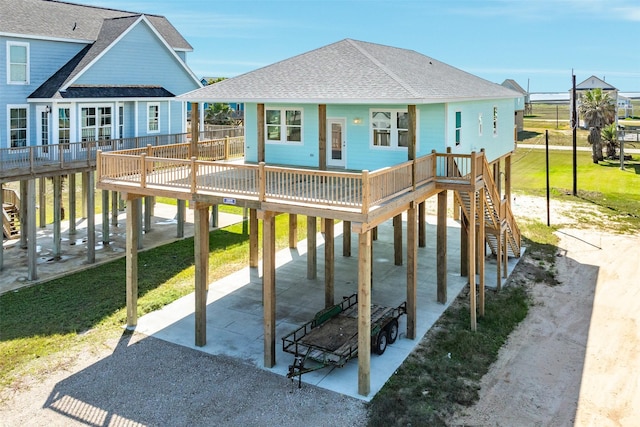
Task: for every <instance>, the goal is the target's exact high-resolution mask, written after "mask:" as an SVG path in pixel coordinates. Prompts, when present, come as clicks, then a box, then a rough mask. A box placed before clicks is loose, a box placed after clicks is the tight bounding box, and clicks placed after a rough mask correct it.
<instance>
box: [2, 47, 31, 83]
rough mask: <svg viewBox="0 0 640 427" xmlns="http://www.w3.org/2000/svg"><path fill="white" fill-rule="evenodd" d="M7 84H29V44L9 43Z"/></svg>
mask: <svg viewBox="0 0 640 427" xmlns="http://www.w3.org/2000/svg"><path fill="white" fill-rule="evenodd" d="M7 84H10V85H28V84H29V43H21V42H7Z"/></svg>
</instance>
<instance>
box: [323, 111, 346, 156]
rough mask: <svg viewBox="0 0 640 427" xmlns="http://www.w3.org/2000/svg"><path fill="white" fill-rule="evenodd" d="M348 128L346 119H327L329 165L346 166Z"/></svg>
mask: <svg viewBox="0 0 640 427" xmlns="http://www.w3.org/2000/svg"><path fill="white" fill-rule="evenodd" d="M346 129H347V120H346V119H344V118H341V119H327V140H328V141H327V145H328V150H327V166H333V167H342V168H343V167H345V164H346V162H345V157H346V153H347V134H346Z"/></svg>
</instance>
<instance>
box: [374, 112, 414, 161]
mask: <svg viewBox="0 0 640 427" xmlns="http://www.w3.org/2000/svg"><path fill="white" fill-rule="evenodd" d="M374 111H379V112H385V113H387V112H388V113H391V118H390V120H391V129H390V141H389V144H390V145H389V146H388V147H385V146H380V145H374V144H373V123H372V121H371V115H372V113H373V112H374ZM408 112H409V108H408V107H407V108H385V106H384V105H383V106H381V107H372V108H369V116H368V117H367V120H366V122H365V123H366V125H367V126H368V127H369V149H370V150H381V151H407V150H408V149H409V148H408V147H400V146H398V128H397V114H398V113H408ZM394 116H395V118H394ZM407 130H408V129H407ZM419 147H420V110H419V109H417V108H416V152H418V150H419Z"/></svg>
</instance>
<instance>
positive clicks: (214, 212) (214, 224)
mask: <svg viewBox="0 0 640 427" xmlns="http://www.w3.org/2000/svg"><path fill="white" fill-rule="evenodd" d="M211 228H218V205H213V206H211Z"/></svg>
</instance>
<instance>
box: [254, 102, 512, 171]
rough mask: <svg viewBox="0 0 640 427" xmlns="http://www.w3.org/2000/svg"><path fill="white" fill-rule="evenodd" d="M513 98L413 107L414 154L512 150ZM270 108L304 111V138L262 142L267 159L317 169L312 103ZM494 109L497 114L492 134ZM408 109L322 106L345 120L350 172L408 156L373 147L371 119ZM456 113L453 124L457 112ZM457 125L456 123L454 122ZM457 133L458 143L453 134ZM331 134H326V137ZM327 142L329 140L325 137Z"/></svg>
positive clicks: (492, 154) (392, 149) (389, 148)
mask: <svg viewBox="0 0 640 427" xmlns="http://www.w3.org/2000/svg"><path fill="white" fill-rule="evenodd" d="M514 105H515V104H514V101H513V99H502V100H488V101H487V100H482V101H466V102H457V103H449V104H425V105H418V106H417V107H416V110H417V119H418V125H417V132H416V133H417V135H416V143H417V147H416V153H417V155H418V156H423V155H426V154H429V153H431V151H432V150H436V151H437V152H445V151H446V149H447V147H451V149H452V152H454V153H461V154H463V153H464V154H468V153H470V152H472V151H477V152H479V151H480V149H482V148H484V149H485V151H486V153H487V157H488V159H489V160H494V159H496V158H498V157H500V156H502V155H504V154H506V153H508V152H510V151H512V150H513V149H514V114H515V111H514ZM272 108H288V109H301V110H302V111H303V131H302V132H303V141H302V142H301V143H269V142H267V143H266V145H265V157H266V161H267V163H276V164H284V165H295V166H308V167H317V166H318V165H319V159H318V155H319V150H318V107H317V105H310V104H304V105H271V104H265V110H268V109H272ZM494 108H495V109H496V112H497V116H496V118H497V120H496V129H495V132H494V120H493V118H494ZM403 111H407V106H406V105H377V106H376V105H327V119H328V120H329V119H337V118H340V119H344V120H345V122H346V130H345V131H346V135H345V140H346V149H345V152H344V157H345V160H346V162H345V167H346V168H347V169H354V170H365V169H367V170H376V169H380V168H383V167H386V166H390V165H394V164H398V163H402V162H404V161H406V160H407V157H408V153H407V149H406V148H405V147H399V146H397V145H395V146H394V144H393V143H392V144H391V146H385V147H381V146H374V143H373V132H374V131H373V127H372V120H373V117H374V115H375V113H376V112H391V113H392V115H393V113H395V112H403ZM456 113H458V115H459V119H458V122H459V123H457V119H456V116H457V114H456ZM256 114H257V105H256V104H255V103H247V104H246V106H245V127H246V133H245V135H246V136H245V138H246V159H247V161H250V162H256V161H257V148H258V144H257V140H256V138H257V115H256ZM457 124H458V125H459V126H456V125H457ZM457 135H458V141H457V139H456V136H457ZM327 138H330V135H327ZM327 144H330V141H327Z"/></svg>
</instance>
